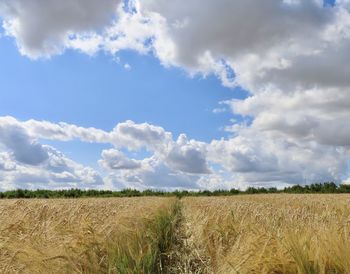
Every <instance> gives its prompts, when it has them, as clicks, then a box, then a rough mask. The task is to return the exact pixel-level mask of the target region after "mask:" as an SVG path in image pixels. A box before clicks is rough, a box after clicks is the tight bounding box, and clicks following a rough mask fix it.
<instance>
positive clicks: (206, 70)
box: [0, 0, 350, 190]
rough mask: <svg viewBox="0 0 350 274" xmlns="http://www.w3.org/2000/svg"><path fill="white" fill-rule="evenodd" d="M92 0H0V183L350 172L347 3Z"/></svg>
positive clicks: (223, 181) (139, 183) (110, 183)
mask: <svg viewBox="0 0 350 274" xmlns="http://www.w3.org/2000/svg"><path fill="white" fill-rule="evenodd" d="M101 1H103V4H101V3H100V1H97V0H88V1H86V0H62V1H61V2H60V3H59V4H58V3H57V2H56V1H55V0H47V1H46V2H44V3H43V2H40V0H32V1H25V0H13V1H5V0H0V20H1V22H2V29H1V33H2V35H1V37H0V61H1V63H0V95H1V97H0V98H1V100H0V190H2V189H11V188H16V187H21V188H69V187H82V188H113V189H120V188H124V187H135V188H140V189H144V188H160V189H176V188H187V189H200V188H202V189H203V188H209V189H215V188H231V187H236V188H246V187H248V186H277V187H283V186H285V185H291V184H297V183H299V184H306V183H311V182H315V181H336V182H339V183H340V182H348V181H350V180H349V179H348V178H349V169H348V163H349V153H350V149H349V147H350V143H349V141H348V140H350V139H349V137H350V128H349V126H348V124H347V122H346V121H347V120H348V117H349V115H350V113H349V109H350V108H349V107H350V105H348V102H350V99H349V96H348V94H349V93H348V90H350V81H349V80H348V79H349V77H348V75H349V73H350V67H349V63H350V60H348V59H349V58H348V51H349V45H350V42H349V37H350V33H349V29H350V24H349V23H348V22H350V5H349V4H348V3H347V2H346V1H343V2H335V1H331V0H329V1H328V0H327V1H325V2H322V1H319V0H312V1H311V0H310V1H298V0H297V1H287V0H278V1H276V0H266V1H265V2H261V1H259V0H250V1H243V0H242V1H234V2H229V1H218V2H217V3H215V4H214V3H212V2H211V1H209V0H208V1H207V0H204V1H202V2H200V4H199V2H198V1H199V0H190V1H188V2H187V3H186V5H182V4H181V5H180V4H179V2H177V1H174V2H168V1H166V0H153V1H151V0H144V1H139V0H132V1H128V2H125V1H121V0H101ZM127 3H128V4H129V5H130V6H129V7H128V8H127V7H126V5H127ZM43 14H45V15H46V16H43ZM209 14H210V17H211V18H216V20H215V22H213V21H212V20H209V19H208V16H209ZM85 15H88V16H87V17H86V16H85ZM86 18H88V19H86ZM247 18H250V20H247ZM339 68H342V69H341V70H339ZM332 132H337V135H336V136H334V134H333V133H332Z"/></svg>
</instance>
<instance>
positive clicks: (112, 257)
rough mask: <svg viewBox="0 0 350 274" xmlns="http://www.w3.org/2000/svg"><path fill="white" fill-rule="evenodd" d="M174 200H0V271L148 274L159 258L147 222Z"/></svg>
mask: <svg viewBox="0 0 350 274" xmlns="http://www.w3.org/2000/svg"><path fill="white" fill-rule="evenodd" d="M173 200H174V199H172V198H156V197H142V198H105V199H52V200H1V201H0V273H120V272H121V271H120V269H122V268H123V269H124V271H125V272H124V273H128V272H130V273H131V271H134V272H135V271H136V272H135V273H137V272H138V271H139V272H142V271H144V272H146V271H148V270H147V267H148V268H152V267H154V265H152V264H154V263H155V260H156V258H154V257H155V256H156V255H157V254H156V253H155V252H156V251H154V250H153V249H152V248H153V247H154V246H156V244H157V243H156V242H155V240H154V239H155V237H158V236H157V233H158V232H155V231H150V229H149V227H150V223H152V224H154V226H155V225H158V226H159V223H160V222H161V221H162V220H164V218H163V217H162V218H158V219H159V220H160V221H159V220H158V219H157V216H159V214H160V212H167V210H169V206H170V204H172V201H173ZM161 216H166V215H165V214H163V215H161ZM155 220H158V221H155ZM157 228H158V227H157ZM152 233H153V234H152ZM152 237H153V238H152ZM145 254H146V255H147V254H148V255H147V256H145ZM119 268H120V269H119Z"/></svg>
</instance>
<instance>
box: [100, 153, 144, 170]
mask: <svg viewBox="0 0 350 274" xmlns="http://www.w3.org/2000/svg"><path fill="white" fill-rule="evenodd" d="M141 162H142V161H138V160H134V159H129V158H128V157H126V156H125V155H124V154H123V153H122V152H120V151H119V150H116V149H109V150H104V151H102V160H100V161H99V163H100V164H101V165H102V166H103V167H105V168H108V169H112V170H113V169H116V170H118V169H124V170H125V169H126V170H127V169H137V168H141V164H142V163H141Z"/></svg>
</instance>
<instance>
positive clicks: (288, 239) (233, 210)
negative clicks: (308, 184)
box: [183, 194, 350, 274]
mask: <svg viewBox="0 0 350 274" xmlns="http://www.w3.org/2000/svg"><path fill="white" fill-rule="evenodd" d="M183 201H184V202H183V203H184V213H183V214H184V217H185V219H186V221H187V226H188V227H189V229H190V231H191V241H192V244H193V246H194V247H195V248H196V249H197V252H198V253H200V254H201V255H202V256H203V258H208V259H209V260H210V267H209V268H208V269H207V270H206V272H214V273H243V274H244V273H259V274H260V273H261V274H263V273H275V274H277V273H310V274H311V273H350V195H283V194H281V195H257V196H235V197H226V198H224V197H222V198H219V197H218V198H208V197H201V198H185V199H183Z"/></svg>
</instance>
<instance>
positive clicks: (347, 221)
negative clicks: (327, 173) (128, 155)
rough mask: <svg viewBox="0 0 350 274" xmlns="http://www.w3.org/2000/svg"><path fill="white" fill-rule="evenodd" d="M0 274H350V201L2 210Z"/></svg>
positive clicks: (0, 206) (110, 202)
mask: <svg viewBox="0 0 350 274" xmlns="http://www.w3.org/2000/svg"><path fill="white" fill-rule="evenodd" d="M0 214H1V215H0V216H1V217H0V218H1V220H0V230H1V234H0V273H305V274H306V273H350V260H349V258H350V195H349V194H259V195H237V196H226V197H184V198H182V199H176V198H173V197H135V198H98V199H97V198H82V199H28V200H19V199H13V200H6V199H5V200H1V201H0Z"/></svg>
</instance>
